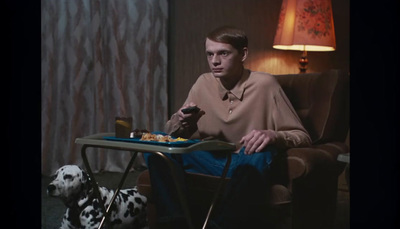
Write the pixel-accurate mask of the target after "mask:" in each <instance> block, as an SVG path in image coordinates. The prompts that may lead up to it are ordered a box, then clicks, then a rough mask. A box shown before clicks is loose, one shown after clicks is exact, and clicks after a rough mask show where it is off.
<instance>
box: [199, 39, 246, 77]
mask: <svg viewBox="0 0 400 229" xmlns="http://www.w3.org/2000/svg"><path fill="white" fill-rule="evenodd" d="M206 55H207V61H208V65H209V67H210V70H211V72H212V73H213V75H214V77H217V78H224V79H229V78H231V77H235V76H237V75H238V74H241V72H242V69H243V61H244V60H245V59H246V56H247V48H244V50H243V52H242V53H239V51H238V50H236V49H235V48H234V47H233V46H232V45H230V44H226V43H220V42H216V41H213V40H210V39H208V38H207V39H206Z"/></svg>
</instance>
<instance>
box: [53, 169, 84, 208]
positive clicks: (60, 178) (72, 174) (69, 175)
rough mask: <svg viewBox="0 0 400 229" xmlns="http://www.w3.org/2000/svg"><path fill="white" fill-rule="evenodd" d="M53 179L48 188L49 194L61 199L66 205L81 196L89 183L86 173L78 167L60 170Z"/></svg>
mask: <svg viewBox="0 0 400 229" xmlns="http://www.w3.org/2000/svg"><path fill="white" fill-rule="evenodd" d="M53 177H54V180H53V181H52V182H50V184H49V185H48V186H47V194H48V195H49V196H53V197H58V198H60V199H61V200H62V201H63V202H64V203H65V204H67V203H68V202H70V201H72V200H73V199H74V198H76V197H77V196H79V193H80V192H81V191H82V190H83V188H84V187H85V184H86V183H87V181H88V176H87V174H86V172H85V171H83V170H82V169H81V168H80V167H79V166H76V165H65V166H63V167H61V168H59V169H58V170H57V171H56V173H55V174H54V176H53Z"/></svg>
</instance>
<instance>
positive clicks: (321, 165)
mask: <svg viewBox="0 0 400 229" xmlns="http://www.w3.org/2000/svg"><path fill="white" fill-rule="evenodd" d="M347 152H348V147H347V146H346V144H345V143H344V142H329V143H324V144H318V145H313V146H310V147H304V148H290V149H288V150H287V151H286V153H287V161H288V176H289V180H293V179H298V178H302V177H306V176H307V175H308V174H310V173H313V172H315V171H320V169H322V170H324V171H327V172H331V173H334V174H336V175H338V176H339V174H340V173H341V172H342V171H343V169H344V167H343V166H340V164H339V163H338V162H337V157H338V155H339V154H342V153H347Z"/></svg>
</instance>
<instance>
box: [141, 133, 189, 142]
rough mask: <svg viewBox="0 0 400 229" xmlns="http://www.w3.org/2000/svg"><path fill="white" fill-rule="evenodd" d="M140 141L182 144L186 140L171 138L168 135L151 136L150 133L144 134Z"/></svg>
mask: <svg viewBox="0 0 400 229" xmlns="http://www.w3.org/2000/svg"><path fill="white" fill-rule="evenodd" d="M140 140H142V141H156V142H184V141H187V140H188V139H186V138H172V137H171V136H169V135H162V134H151V133H144V134H143V135H142V138H141V139H140Z"/></svg>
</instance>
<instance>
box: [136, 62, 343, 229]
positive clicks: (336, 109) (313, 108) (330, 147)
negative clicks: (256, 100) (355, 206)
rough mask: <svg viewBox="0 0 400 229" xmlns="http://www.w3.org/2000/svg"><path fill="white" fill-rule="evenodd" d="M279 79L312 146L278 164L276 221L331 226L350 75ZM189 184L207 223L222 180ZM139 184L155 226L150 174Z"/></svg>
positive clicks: (195, 177) (195, 211)
mask: <svg viewBox="0 0 400 229" xmlns="http://www.w3.org/2000/svg"><path fill="white" fill-rule="evenodd" d="M275 77H276V79H277V80H278V82H279V83H280V85H281V86H282V88H283V90H284V91H285V93H286V95H287V96H288V98H289V100H290V101H291V102H292V105H293V107H294V108H295V110H296V112H297V114H298V115H299V117H300V119H301V120H302V122H303V125H304V126H305V128H306V129H307V131H308V132H309V134H310V136H311V138H312V141H313V144H312V146H310V147H306V148H291V149H288V150H287V151H286V152H284V153H283V154H281V155H280V156H279V157H277V158H276V159H275V161H274V162H273V164H272V168H271V169H272V170H273V174H274V175H273V176H274V177H273V183H274V185H273V186H272V191H271V203H272V205H273V206H274V219H276V220H277V222H279V224H280V225H281V227H283V228H294V229H300V228H307V229H312V228H315V229H321V228H331V227H332V225H333V221H334V218H335V210H336V196H337V184H338V176H339V175H340V173H341V172H342V171H343V170H344V165H343V164H342V163H339V162H338V161H337V156H338V155H339V154H343V153H347V152H348V149H347V145H346V144H345V140H346V136H347V133H348V130H349V75H348V74H347V73H344V72H342V71H340V70H330V71H327V72H323V73H305V74H287V75H275ZM187 182H188V189H189V198H191V201H190V202H191V203H192V206H191V212H192V215H194V216H198V217H199V219H204V218H205V215H206V213H207V211H206V209H207V207H208V206H209V204H210V203H211V199H212V196H213V192H214V191H215V188H216V187H217V184H218V182H219V180H218V177H212V176H207V175H199V174H187ZM137 186H138V189H139V192H140V193H142V194H144V195H146V196H147V197H148V199H149V202H148V219H149V224H150V225H149V226H150V228H154V224H153V219H154V217H155V214H156V211H155V206H154V204H153V203H152V198H151V185H150V179H149V173H148V171H147V170H146V171H143V172H142V173H141V174H140V175H139V177H138V179H137ZM195 218H197V217H195ZM194 220H195V222H196V219H194Z"/></svg>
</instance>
